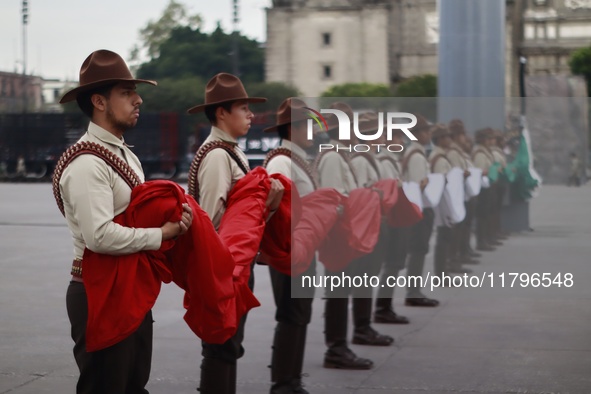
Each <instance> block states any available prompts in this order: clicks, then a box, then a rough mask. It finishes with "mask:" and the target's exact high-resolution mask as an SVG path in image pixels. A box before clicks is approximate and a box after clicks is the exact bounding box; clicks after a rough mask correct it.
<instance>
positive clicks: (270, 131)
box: [263, 117, 308, 133]
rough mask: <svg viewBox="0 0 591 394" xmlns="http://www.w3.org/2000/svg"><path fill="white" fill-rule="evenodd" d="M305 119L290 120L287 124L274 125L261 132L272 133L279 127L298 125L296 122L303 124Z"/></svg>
mask: <svg viewBox="0 0 591 394" xmlns="http://www.w3.org/2000/svg"><path fill="white" fill-rule="evenodd" d="M307 119H308V118H307V117H302V118H299V119H292V120H290V121H289V122H284V123H279V124H276V125H273V126H270V127H267V128H266V129H263V132H265V133H273V132H275V131H277V129H278V128H279V127H281V126H287V125H290V124H294V123H298V122H304V121H306V120H307Z"/></svg>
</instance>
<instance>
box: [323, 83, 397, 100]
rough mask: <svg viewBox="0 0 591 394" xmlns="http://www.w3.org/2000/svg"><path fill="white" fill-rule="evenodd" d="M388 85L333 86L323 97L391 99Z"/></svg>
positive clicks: (346, 84)
mask: <svg viewBox="0 0 591 394" xmlns="http://www.w3.org/2000/svg"><path fill="white" fill-rule="evenodd" d="M390 96H392V92H391V91H390V88H389V87H388V85H385V84H377V83H365V82H363V83H345V84H342V85H333V86H331V87H330V88H328V89H327V90H325V91H324V92H323V93H322V95H321V97H390Z"/></svg>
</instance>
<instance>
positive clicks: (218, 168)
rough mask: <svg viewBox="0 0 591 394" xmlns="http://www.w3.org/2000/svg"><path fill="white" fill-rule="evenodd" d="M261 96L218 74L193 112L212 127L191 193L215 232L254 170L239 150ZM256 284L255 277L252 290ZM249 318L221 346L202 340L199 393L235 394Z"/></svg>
mask: <svg viewBox="0 0 591 394" xmlns="http://www.w3.org/2000/svg"><path fill="white" fill-rule="evenodd" d="M265 101H267V99H265V98H261V97H249V96H248V94H247V93H246V90H245V89H244V86H243V85H242V82H241V81H240V79H239V78H238V77H236V76H234V75H232V74H227V73H220V74H217V75H216V76H214V77H213V78H212V79H210V80H209V82H208V83H207V85H206V87H205V103H203V104H200V105H197V106H195V107H192V108H190V109H189V110H188V111H187V112H188V113H190V114H195V113H199V112H202V111H204V112H205V115H206V116H207V119H208V120H209V122H210V123H211V132H210V134H209V136H208V137H207V139H206V140H205V141H204V143H203V145H201V147H200V148H199V150H198V151H197V154H196V156H195V159H194V160H193V164H192V166H191V167H192V171H191V172H190V174H189V193H190V194H192V195H193V197H194V198H195V199H196V200H197V202H199V205H200V206H201V208H203V210H204V211H205V212H207V214H208V215H209V217H210V218H211V221H212V222H213V225H214V227H215V228H216V230H217V229H218V228H219V225H220V223H221V220H222V216H223V215H224V212H225V211H226V201H227V197H228V194H229V192H230V190H231V189H232V187H233V186H234V185H235V184H236V182H237V181H238V180H239V179H241V178H242V177H243V176H244V175H246V173H247V172H248V171H249V170H250V168H249V165H248V159H247V158H246V155H245V154H244V152H242V150H241V149H240V148H239V147H238V138H240V137H243V136H245V135H246V134H247V133H248V130H249V129H250V125H251V122H252V119H253V117H254V114H253V113H252V112H251V111H250V108H249V106H248V105H249V103H263V102H265ZM271 182H272V184H271V191H270V192H269V196H268V199H267V201H266V205H267V206H268V207H269V208H270V210H271V212H272V211H274V210H276V209H277V207H278V206H279V203H280V202H281V197H282V196H283V185H282V184H281V183H280V182H279V181H277V180H272V181H271ZM253 285H254V277H253V275H252V266H251V275H250V282H249V286H250V287H251V288H252V287H253ZM245 323H246V316H244V317H243V318H242V319H241V321H240V324H239V327H238V330H237V332H236V334H235V335H234V336H233V337H232V338H230V339H229V340H228V341H226V342H225V343H223V344H221V345H217V344H210V343H206V342H203V344H202V348H203V350H202V355H203V361H202V363H201V382H200V388H199V390H200V392H201V393H202V394H227V393H228V394H232V393H235V392H236V362H237V360H238V359H239V358H240V357H242V356H243V354H244V348H243V347H242V341H243V339H244V325H245Z"/></svg>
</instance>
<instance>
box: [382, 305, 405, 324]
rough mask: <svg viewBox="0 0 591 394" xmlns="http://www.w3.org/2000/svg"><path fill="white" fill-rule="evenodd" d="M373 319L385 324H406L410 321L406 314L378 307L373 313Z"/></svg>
mask: <svg viewBox="0 0 591 394" xmlns="http://www.w3.org/2000/svg"><path fill="white" fill-rule="evenodd" d="M373 321H374V322H375V323H385V324H408V323H410V321H409V320H408V318H407V317H406V316H400V315H398V314H396V312H394V311H393V310H392V309H390V308H388V309H378V310H377V311H375V313H374V314H373Z"/></svg>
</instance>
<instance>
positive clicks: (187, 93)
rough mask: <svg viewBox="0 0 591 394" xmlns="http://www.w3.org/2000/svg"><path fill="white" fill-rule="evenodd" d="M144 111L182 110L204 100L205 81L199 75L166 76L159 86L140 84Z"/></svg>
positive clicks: (182, 111)
mask: <svg viewBox="0 0 591 394" xmlns="http://www.w3.org/2000/svg"><path fill="white" fill-rule="evenodd" d="M137 90H138V93H139V94H140V96H141V97H142V100H143V104H142V111H146V112H181V113H184V112H185V111H186V110H187V109H189V108H190V107H192V106H195V105H197V104H201V103H202V102H203V95H204V91H205V82H204V81H203V79H201V78H199V77H185V78H179V79H172V78H164V79H161V80H159V81H158V86H150V85H146V84H139V85H138V89H137Z"/></svg>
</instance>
